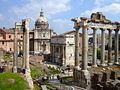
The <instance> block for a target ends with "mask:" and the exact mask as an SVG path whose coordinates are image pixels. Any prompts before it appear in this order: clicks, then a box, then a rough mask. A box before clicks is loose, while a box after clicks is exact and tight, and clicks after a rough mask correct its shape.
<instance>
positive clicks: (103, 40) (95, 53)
mask: <svg viewBox="0 0 120 90" xmlns="http://www.w3.org/2000/svg"><path fill="white" fill-rule="evenodd" d="M96 30H97V29H95V28H94V29H93V63H92V64H93V67H96V66H97V62H96V56H97V40H96V38H97V37H96ZM101 31H102V36H101V41H102V42H101V43H102V47H101V51H102V56H101V65H102V66H105V29H101ZM108 31H109V40H108V65H112V64H113V63H112V30H111V29H108ZM118 50H119V35H118V30H115V61H114V64H119V62H118Z"/></svg>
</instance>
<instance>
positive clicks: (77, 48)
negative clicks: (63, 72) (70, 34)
mask: <svg viewBox="0 0 120 90" xmlns="http://www.w3.org/2000/svg"><path fill="white" fill-rule="evenodd" d="M75 29H76V35H75V68H76V69H79V62H80V60H79V27H77V28H75Z"/></svg>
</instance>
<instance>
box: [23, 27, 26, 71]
mask: <svg viewBox="0 0 120 90" xmlns="http://www.w3.org/2000/svg"><path fill="white" fill-rule="evenodd" d="M25 44H26V34H25V28H23V61H22V68H23V69H25V60H26V58H25V53H24V52H25V49H26V45H25Z"/></svg>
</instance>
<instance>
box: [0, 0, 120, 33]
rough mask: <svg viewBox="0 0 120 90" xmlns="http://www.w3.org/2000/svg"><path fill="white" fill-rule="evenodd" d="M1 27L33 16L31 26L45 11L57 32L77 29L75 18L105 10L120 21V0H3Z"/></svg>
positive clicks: (112, 17) (1, 4)
mask: <svg viewBox="0 0 120 90" xmlns="http://www.w3.org/2000/svg"><path fill="white" fill-rule="evenodd" d="M0 6H1V7H0V27H1V28H2V27H6V28H12V27H14V23H15V22H21V20H22V19H24V18H31V19H32V21H31V24H30V28H31V29H33V28H34V22H35V20H36V19H37V18H38V17H39V12H40V10H41V8H43V10H44V11H45V16H46V17H47V19H48V21H49V23H50V28H52V29H54V31H55V32H57V33H59V34H60V33H63V32H66V31H70V30H72V29H73V22H72V21H71V19H72V18H75V17H90V14H91V13H93V12H98V11H99V12H102V13H103V14H104V15H105V16H106V17H107V18H108V19H110V20H112V21H118V22H120V0H0Z"/></svg>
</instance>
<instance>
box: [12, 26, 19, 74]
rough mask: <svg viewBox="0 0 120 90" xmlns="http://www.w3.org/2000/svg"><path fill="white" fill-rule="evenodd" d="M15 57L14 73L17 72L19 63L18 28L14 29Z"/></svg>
mask: <svg viewBox="0 0 120 90" xmlns="http://www.w3.org/2000/svg"><path fill="white" fill-rule="evenodd" d="M14 32H15V34H14V59H13V73H17V67H18V66H17V65H18V61H17V60H18V41H17V30H16V28H15V29H14Z"/></svg>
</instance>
